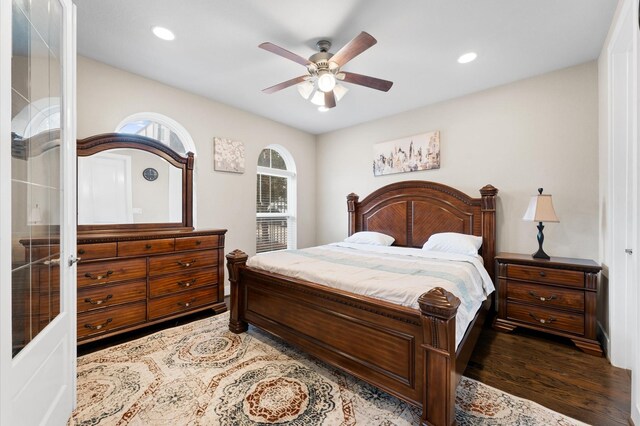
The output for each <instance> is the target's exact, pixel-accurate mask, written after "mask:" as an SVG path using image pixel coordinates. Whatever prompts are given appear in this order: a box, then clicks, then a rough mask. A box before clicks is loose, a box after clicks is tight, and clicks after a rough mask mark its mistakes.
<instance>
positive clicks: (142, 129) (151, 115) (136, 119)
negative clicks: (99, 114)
mask: <svg viewBox="0 0 640 426" xmlns="http://www.w3.org/2000/svg"><path fill="white" fill-rule="evenodd" d="M116 132H118V133H130V134H134V135H140V136H147V137H150V138H153V139H156V140H158V141H160V142H163V143H164V144H165V145H167V146H168V147H170V148H171V149H173V150H174V151H176V152H179V153H180V154H182V155H185V154H186V153H187V152H193V155H194V156H196V157H197V152H196V145H195V143H194V142H193V139H192V138H191V135H190V134H189V132H187V129H185V128H184V127H182V125H181V124H180V123H178V122H177V121H175V120H173V119H171V118H169V117H167V116H164V115H162V114H158V113H155V112H140V113H137V114H133V115H130V116H129V117H127V118H125V119H124V120H122V121H121V122H120V124H118V127H116ZM197 164H198V162H197V161H196V162H195V163H194V174H193V226H194V228H195V227H196V224H197V214H196V212H197V211H198V209H197V208H196V206H197V197H196V194H197V191H196V188H197V183H196V177H197V173H195V171H196V168H197ZM170 169H172V168H170ZM172 188H173V189H172ZM181 188H182V175H180V171H179V170H177V169H176V170H175V175H173V176H171V177H170V179H169V196H170V197H175V199H172V200H170V202H169V203H170V206H171V208H172V209H175V210H173V211H171V212H170V215H171V217H182V211H181V208H182V192H181V191H182V189H181Z"/></svg>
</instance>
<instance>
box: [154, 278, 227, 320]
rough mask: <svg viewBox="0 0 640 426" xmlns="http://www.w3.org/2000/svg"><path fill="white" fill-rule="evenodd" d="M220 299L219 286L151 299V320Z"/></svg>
mask: <svg viewBox="0 0 640 426" xmlns="http://www.w3.org/2000/svg"><path fill="white" fill-rule="evenodd" d="M217 301H218V286H217V285H216V286H211V287H203V288H199V289H194V290H189V291H183V292H180V293H177V294H172V295H171V296H165V297H160V298H156V299H150V300H149V320H153V319H156V318H161V317H164V316H168V315H172V314H176V313H179V312H184V311H188V310H191V309H194V308H197V307H199V306H204V305H208V304H211V303H215V302H217Z"/></svg>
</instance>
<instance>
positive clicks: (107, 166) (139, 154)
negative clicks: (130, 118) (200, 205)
mask: <svg viewBox="0 0 640 426" xmlns="http://www.w3.org/2000/svg"><path fill="white" fill-rule="evenodd" d="M182 182H183V176H182V170H181V169H179V168H177V167H175V166H173V165H171V164H170V163H169V162H167V161H166V160H164V159H163V158H161V157H159V156H157V155H155V154H152V153H150V152H147V151H143V150H139V149H132V148H116V149H109V150H106V151H101V152H99V153H97V154H93V155H90V156H86V157H78V224H79V225H109V224H113V225H119V224H136V223H174V222H181V221H182V190H183V188H182Z"/></svg>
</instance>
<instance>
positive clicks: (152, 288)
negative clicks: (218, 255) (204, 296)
mask: <svg viewBox="0 0 640 426" xmlns="http://www.w3.org/2000/svg"><path fill="white" fill-rule="evenodd" d="M217 283H218V268H215V267H214V268H206V269H195V270H193V271H187V272H178V273H175V274H171V275H164V276H162V277H154V278H151V279H149V297H157V296H162V295H165V294H169V293H174V292H178V291H183V290H189V289H192V288H198V287H203V286H206V285H212V284H217Z"/></svg>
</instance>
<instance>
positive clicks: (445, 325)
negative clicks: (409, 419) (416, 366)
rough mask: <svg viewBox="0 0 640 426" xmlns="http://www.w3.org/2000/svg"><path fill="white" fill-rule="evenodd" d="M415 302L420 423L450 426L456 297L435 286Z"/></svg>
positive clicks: (453, 404) (453, 402)
mask: <svg viewBox="0 0 640 426" xmlns="http://www.w3.org/2000/svg"><path fill="white" fill-rule="evenodd" d="M418 304H419V305H420V313H421V315H420V319H421V321H422V363H423V372H422V377H423V379H422V382H423V383H422V424H423V425H451V424H453V423H454V420H455V413H456V385H457V378H456V358H455V354H456V313H457V312H458V307H459V306H460V299H458V298H457V297H456V296H455V295H453V294H452V293H450V292H448V291H447V290H445V289H443V288H441V287H436V288H434V289H431V290H429V291H428V292H426V293H424V294H423V295H421V296H420V297H419V298H418ZM443 389H444V390H445V392H442V390H443Z"/></svg>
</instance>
